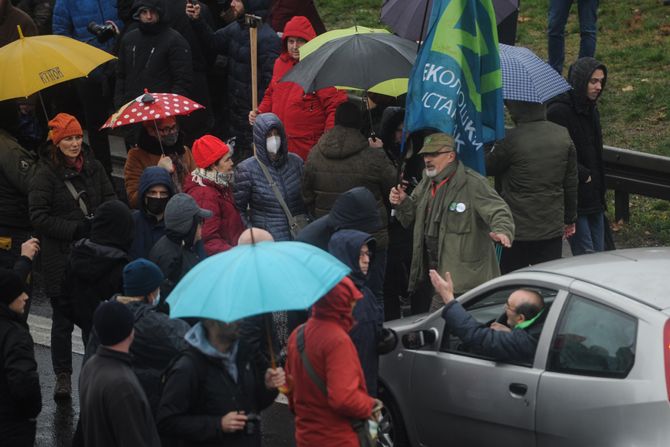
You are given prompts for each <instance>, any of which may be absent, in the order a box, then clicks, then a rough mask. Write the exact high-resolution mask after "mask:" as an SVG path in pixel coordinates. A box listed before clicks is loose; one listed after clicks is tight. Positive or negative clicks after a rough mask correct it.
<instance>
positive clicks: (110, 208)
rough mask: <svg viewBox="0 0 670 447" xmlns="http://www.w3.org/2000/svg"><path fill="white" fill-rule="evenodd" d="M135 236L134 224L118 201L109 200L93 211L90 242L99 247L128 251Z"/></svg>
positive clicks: (126, 209)
mask: <svg viewBox="0 0 670 447" xmlns="http://www.w3.org/2000/svg"><path fill="white" fill-rule="evenodd" d="M134 236H135V222H134V221H133V215H132V212H131V211H130V208H128V206H127V205H126V204H125V203H123V202H121V201H120V200H110V201H107V202H105V203H103V204H102V205H100V206H99V207H98V208H97V209H96V210H95V217H94V218H93V223H92V224H91V241H92V242H95V243H96V244H100V245H108V246H110V247H115V248H119V249H121V250H123V251H126V252H127V251H128V250H129V249H130V246H131V245H132V243H133V237H134Z"/></svg>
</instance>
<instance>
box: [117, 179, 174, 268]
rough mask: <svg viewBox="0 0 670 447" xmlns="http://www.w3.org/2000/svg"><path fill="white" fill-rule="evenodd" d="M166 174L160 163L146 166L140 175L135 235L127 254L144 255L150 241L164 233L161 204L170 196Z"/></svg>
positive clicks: (150, 247)
mask: <svg viewBox="0 0 670 447" xmlns="http://www.w3.org/2000/svg"><path fill="white" fill-rule="evenodd" d="M174 193H175V192H174V185H173V184H172V179H171V178H170V174H169V173H168V172H167V171H166V170H165V169H163V168H161V167H160V166H149V167H148V168H146V169H145V170H144V172H143V173H142V176H141V177H140V189H139V194H138V195H139V197H140V203H139V208H140V209H139V210H133V222H134V223H135V238H134V239H133V245H132V247H131V248H130V252H128V255H129V256H130V258H131V259H137V258H147V257H148V256H149V253H150V252H151V249H152V248H153V246H154V244H155V243H156V242H158V240H159V239H160V238H161V237H163V235H164V234H165V220H164V219H163V217H164V215H165V207H166V206H167V203H168V201H169V200H170V198H171V197H172V196H173V195H174Z"/></svg>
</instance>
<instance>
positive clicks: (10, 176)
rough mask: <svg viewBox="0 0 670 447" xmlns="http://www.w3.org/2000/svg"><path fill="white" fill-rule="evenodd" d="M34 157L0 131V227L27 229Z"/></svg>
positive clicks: (9, 136) (28, 225)
mask: <svg viewBox="0 0 670 447" xmlns="http://www.w3.org/2000/svg"><path fill="white" fill-rule="evenodd" d="M36 166H37V157H36V156H35V154H33V153H32V152H29V151H27V150H26V149H24V148H22V147H21V146H20V145H19V143H18V141H16V139H15V138H14V137H12V136H11V135H10V134H9V133H7V132H6V131H4V130H3V129H0V209H2V213H0V227H14V228H30V219H29V216H28V186H29V183H30V179H31V178H33V177H34V175H35V168H36Z"/></svg>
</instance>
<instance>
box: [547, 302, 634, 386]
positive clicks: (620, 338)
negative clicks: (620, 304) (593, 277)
mask: <svg viewBox="0 0 670 447" xmlns="http://www.w3.org/2000/svg"><path fill="white" fill-rule="evenodd" d="M636 336H637V319H635V318H634V317H632V316H630V315H628V314H626V313H624V312H621V311H619V310H616V309H613V308H611V307H609V306H605V305H603V304H600V303H596V302H595V301H591V300H589V299H586V298H582V297H579V296H575V295H572V296H570V298H569V300H568V302H567V303H566V305H565V309H564V310H563V314H562V315H561V318H560V321H559V324H558V326H557V329H556V333H555V335H554V339H553V340H552V343H551V348H550V350H549V359H548V364H547V370H549V371H554V372H561V373H567V374H580V375H588V376H603V377H622V378H623V377H626V376H627V375H628V373H629V372H630V370H631V368H632V367H633V364H634V363H635V340H636Z"/></svg>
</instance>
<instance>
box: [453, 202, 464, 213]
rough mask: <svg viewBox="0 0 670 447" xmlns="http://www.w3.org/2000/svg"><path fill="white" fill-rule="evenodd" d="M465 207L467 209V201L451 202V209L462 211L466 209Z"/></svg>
mask: <svg viewBox="0 0 670 447" xmlns="http://www.w3.org/2000/svg"><path fill="white" fill-rule="evenodd" d="M465 209H466V207H465V203H463V202H459V203H456V202H451V203H450V204H449V211H456V212H457V213H462V212H464V211H465Z"/></svg>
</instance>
